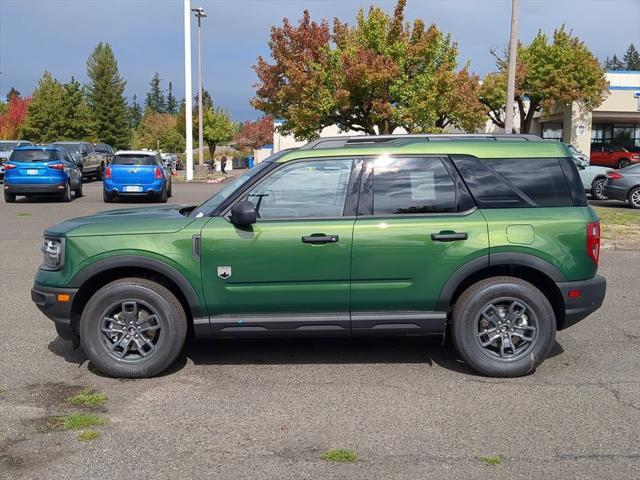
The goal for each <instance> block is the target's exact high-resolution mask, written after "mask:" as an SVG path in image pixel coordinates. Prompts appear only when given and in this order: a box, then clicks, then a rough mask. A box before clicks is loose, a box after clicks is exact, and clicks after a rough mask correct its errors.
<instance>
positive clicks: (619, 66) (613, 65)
mask: <svg viewBox="0 0 640 480" xmlns="http://www.w3.org/2000/svg"><path fill="white" fill-rule="evenodd" d="M604 68H605V69H606V70H626V68H627V66H626V65H625V64H624V62H622V61H621V60H620V59H619V58H618V56H617V55H616V54H615V53H614V54H613V58H611V59H609V57H607V60H606V62H605V64H604Z"/></svg>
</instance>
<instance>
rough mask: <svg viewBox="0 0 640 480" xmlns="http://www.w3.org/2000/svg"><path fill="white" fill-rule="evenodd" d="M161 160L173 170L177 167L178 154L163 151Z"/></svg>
mask: <svg viewBox="0 0 640 480" xmlns="http://www.w3.org/2000/svg"><path fill="white" fill-rule="evenodd" d="M162 162H163V164H164V166H165V167H166V168H168V169H170V171H171V172H175V171H176V170H177V169H178V155H176V154H175V153H163V154H162Z"/></svg>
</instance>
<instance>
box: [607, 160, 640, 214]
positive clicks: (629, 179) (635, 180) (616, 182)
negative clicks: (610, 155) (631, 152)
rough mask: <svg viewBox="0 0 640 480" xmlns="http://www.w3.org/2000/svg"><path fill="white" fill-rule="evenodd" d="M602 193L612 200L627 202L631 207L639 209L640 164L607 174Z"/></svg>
mask: <svg viewBox="0 0 640 480" xmlns="http://www.w3.org/2000/svg"><path fill="white" fill-rule="evenodd" d="M604 191H605V194H606V195H607V197H609V198H610V199H612V200H622V201H628V202H629V205H630V206H631V207H633V208H640V164H636V165H630V166H628V167H625V168H622V169H620V170H614V171H611V172H609V173H607V182H606V184H605V187H604Z"/></svg>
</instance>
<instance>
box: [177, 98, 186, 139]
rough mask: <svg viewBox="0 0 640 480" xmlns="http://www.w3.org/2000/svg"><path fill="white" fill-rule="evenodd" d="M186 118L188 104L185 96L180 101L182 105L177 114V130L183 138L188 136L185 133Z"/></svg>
mask: <svg viewBox="0 0 640 480" xmlns="http://www.w3.org/2000/svg"><path fill="white" fill-rule="evenodd" d="M186 118H187V105H186V102H185V101H184V98H183V99H182V100H181V101H180V107H179V108H178V113H177V115H176V130H177V131H178V133H179V134H180V136H181V137H182V138H186V135H185V129H186V128H187V124H186Z"/></svg>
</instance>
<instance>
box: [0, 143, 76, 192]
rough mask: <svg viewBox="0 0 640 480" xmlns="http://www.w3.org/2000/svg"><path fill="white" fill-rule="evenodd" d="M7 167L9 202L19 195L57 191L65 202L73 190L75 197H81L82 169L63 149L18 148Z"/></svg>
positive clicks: (5, 166)
mask: <svg viewBox="0 0 640 480" xmlns="http://www.w3.org/2000/svg"><path fill="white" fill-rule="evenodd" d="M4 169H5V176H4V200H5V202H7V203H13V202H15V201H16V196H17V195H24V196H27V197H31V196H34V195H40V194H48V195H51V194H54V195H56V196H57V197H58V198H59V199H60V200H61V201H63V202H70V201H71V192H72V191H73V192H74V193H75V196H76V197H81V196H82V171H80V169H79V168H78V166H77V165H76V162H75V161H74V160H73V158H72V157H71V155H70V154H69V152H67V151H66V150H65V149H64V148H58V147H19V148H16V149H15V150H13V152H11V156H10V157H9V160H8V161H7V163H6V164H5V165H4Z"/></svg>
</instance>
